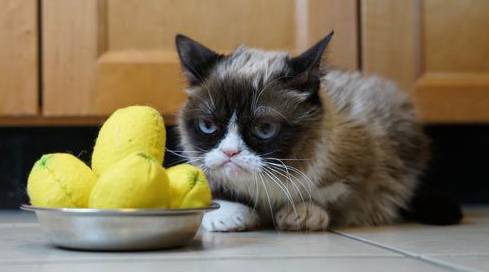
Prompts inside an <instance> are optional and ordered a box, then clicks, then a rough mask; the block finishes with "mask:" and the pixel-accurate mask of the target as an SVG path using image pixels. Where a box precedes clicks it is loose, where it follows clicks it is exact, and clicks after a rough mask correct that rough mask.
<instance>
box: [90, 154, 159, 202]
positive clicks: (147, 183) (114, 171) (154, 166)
mask: <svg viewBox="0 0 489 272" xmlns="http://www.w3.org/2000/svg"><path fill="white" fill-rule="evenodd" d="M168 187H169V185H168V176H167V174H166V171H165V169H164V168H163V167H162V166H161V164H160V161H158V160H156V159H154V158H153V157H152V156H151V155H149V154H148V153H146V152H142V151H141V152H136V153H133V154H130V155H128V156H126V157H125V158H123V159H122V160H120V161H118V162H117V163H115V164H113V165H112V166H111V167H110V168H108V169H107V170H106V171H104V173H103V174H102V175H101V176H100V177H99V179H98V180H97V183H96V184H95V186H94V187H93V190H92V194H91V195H90V202H89V205H88V206H89V207H90V208H97V209H123V208H135V209H136V208H140V209H164V208H167V207H168V198H169V194H168V193H169V190H168Z"/></svg>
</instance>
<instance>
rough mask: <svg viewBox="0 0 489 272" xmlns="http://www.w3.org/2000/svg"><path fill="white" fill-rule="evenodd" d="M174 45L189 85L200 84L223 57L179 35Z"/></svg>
mask: <svg viewBox="0 0 489 272" xmlns="http://www.w3.org/2000/svg"><path fill="white" fill-rule="evenodd" d="M175 43H176V45H177V51H178V56H179V58H180V63H181V65H182V69H183V73H184V74H185V76H186V77H187V79H188V80H189V82H190V84H191V85H198V84H200V83H202V81H203V80H204V78H206V77H207V76H208V74H209V71H210V70H211V69H212V67H213V66H214V65H215V64H216V63H217V61H218V60H219V59H221V58H222V57H223V56H222V55H219V54H217V53H215V52H214V51H212V50H211V49H209V48H207V47H205V46H204V45H202V44H200V43H198V42H196V41H194V40H192V39H190V38H189V37H186V36H184V35H181V34H178V35H177V36H176V38H175Z"/></svg>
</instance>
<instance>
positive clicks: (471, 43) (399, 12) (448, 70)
mask: <svg viewBox="0 0 489 272" xmlns="http://www.w3.org/2000/svg"><path fill="white" fill-rule="evenodd" d="M361 11H362V23H361V25H362V29H361V31H362V40H361V43H362V46H361V48H362V49H361V50H362V52H361V55H362V68H363V70H364V71H365V72H366V73H370V74H372V73H378V74H381V75H384V76H386V77H389V78H391V79H394V80H396V81H397V82H399V84H400V85H401V86H402V87H404V88H405V89H406V90H409V91H412V92H413V97H414V101H415V103H416V104H417V106H418V108H419V111H420V113H421V116H422V118H423V120H424V121H425V122H429V123H475V122H488V121H489V16H488V15H489V1H486V0H465V1H457V0H424V1H421V0H405V1H404V0H403V1H391V0H362V1H361Z"/></svg>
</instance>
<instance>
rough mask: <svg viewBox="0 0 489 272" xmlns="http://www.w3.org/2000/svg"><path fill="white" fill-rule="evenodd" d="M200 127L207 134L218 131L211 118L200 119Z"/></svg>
mask: <svg viewBox="0 0 489 272" xmlns="http://www.w3.org/2000/svg"><path fill="white" fill-rule="evenodd" d="M199 129H200V131H202V132H203V133H205V134H212V133H214V132H216V131H217V126H216V125H215V124H214V123H213V122H212V121H211V120H209V119H200V120H199Z"/></svg>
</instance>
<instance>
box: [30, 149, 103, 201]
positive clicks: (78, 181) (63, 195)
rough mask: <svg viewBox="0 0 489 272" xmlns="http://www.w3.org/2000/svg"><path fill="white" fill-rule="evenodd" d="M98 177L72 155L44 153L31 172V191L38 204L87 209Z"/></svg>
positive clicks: (32, 199)
mask: <svg viewBox="0 0 489 272" xmlns="http://www.w3.org/2000/svg"><path fill="white" fill-rule="evenodd" d="M96 179H97V177H96V176H95V174H94V173H93V171H92V170H91V169H90V168H89V167H88V166H87V165H86V164H85V163H83V162H82V161H80V160H79V159H78V158H76V157H75V156H73V155H71V154H65V153H54V154H46V155H44V156H42V157H41V158H40V159H39V160H38V161H37V162H36V163H35V164H34V167H33V168H32V170H31V173H30V174H29V179H28V181H27V193H28V195H29V198H30V200H31V204H32V205H34V206H41V207H51V208H86V207H87V206H88V197H89V195H90V191H91V190H92V188H93V186H94V184H95V181H96Z"/></svg>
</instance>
